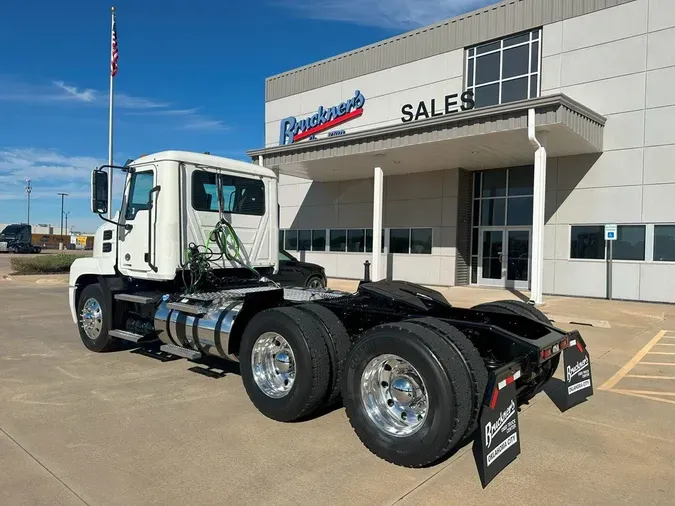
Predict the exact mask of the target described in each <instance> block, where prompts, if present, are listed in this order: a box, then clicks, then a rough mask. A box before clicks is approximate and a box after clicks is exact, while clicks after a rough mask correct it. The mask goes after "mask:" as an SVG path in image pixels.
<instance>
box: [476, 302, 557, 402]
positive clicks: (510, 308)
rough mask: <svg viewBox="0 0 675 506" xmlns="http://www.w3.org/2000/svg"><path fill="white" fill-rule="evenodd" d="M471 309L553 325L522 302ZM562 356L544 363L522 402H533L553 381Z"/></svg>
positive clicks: (502, 303)
mask: <svg viewBox="0 0 675 506" xmlns="http://www.w3.org/2000/svg"><path fill="white" fill-rule="evenodd" d="M471 309H473V310H475V311H486V312H492V313H500V314H514V315H518V316H524V317H526V318H530V319H531V320H535V321H538V322H540V323H544V324H546V325H551V320H549V319H548V317H547V316H546V315H545V314H544V313H542V312H541V311H540V310H539V309H537V308H536V307H535V306H534V305H532V304H528V303H526V302H523V301H521V300H499V301H496V302H487V303H484V304H478V305H477V306H474V307H472V308H471ZM560 356H561V354H558V355H556V356H555V357H553V358H552V359H550V360H549V361H547V362H546V363H544V365H543V371H542V373H541V374H540V375H539V377H538V378H537V379H536V381H535V382H534V383H532V384H531V385H529V386H528V387H527V388H526V389H525V390H523V391H522V392H521V393H520V395H519V396H518V398H519V401H520V402H523V403H526V402H529V401H531V400H532V399H533V398H534V397H535V396H536V395H537V394H538V393H539V392H541V391H542V390H543V389H544V386H545V385H546V383H548V382H549V381H550V380H551V378H552V377H553V375H554V374H555V371H556V370H557V369H558V365H559V364H560Z"/></svg>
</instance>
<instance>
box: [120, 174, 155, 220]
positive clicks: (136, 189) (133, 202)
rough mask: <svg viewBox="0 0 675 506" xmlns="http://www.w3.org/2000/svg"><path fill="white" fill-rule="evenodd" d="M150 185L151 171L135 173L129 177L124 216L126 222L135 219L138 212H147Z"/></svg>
mask: <svg viewBox="0 0 675 506" xmlns="http://www.w3.org/2000/svg"><path fill="white" fill-rule="evenodd" d="M152 184H153V174H152V171H146V172H136V173H134V174H132V175H131V184H130V186H129V199H128V202H127V211H126V214H125V215H124V217H125V218H126V219H127V220H133V219H134V218H136V214H137V213H138V211H147V210H148V209H149V206H148V200H149V199H150V190H152Z"/></svg>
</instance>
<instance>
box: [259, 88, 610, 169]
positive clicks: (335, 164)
mask: <svg viewBox="0 0 675 506" xmlns="http://www.w3.org/2000/svg"><path fill="white" fill-rule="evenodd" d="M530 109H534V111H535V125H536V132H537V136H541V137H545V138H546V148H547V152H548V156H549V157H560V156H571V155H580V154H592V153H601V152H602V148H603V133H604V125H605V122H606V118H605V117H604V116H602V115H600V114H598V113H596V112H594V111H592V110H591V109H589V108H588V107H585V106H584V105H582V104H580V103H579V102H576V101H574V100H572V99H571V98H569V97H568V96H566V95H564V94H558V95H551V96H546V97H541V98H537V99H533V100H524V101H521V102H513V103H510V104H505V105H499V106H494V107H485V108H480V109H474V110H471V111H465V112H460V113H456V114H450V115H444V116H440V117H437V118H430V119H425V120H420V121H415V122H412V123H406V124H401V125H392V126H386V127H381V128H376V129H372V130H366V131H362V132H354V133H351V134H345V135H341V136H336V137H328V138H324V139H318V140H314V141H304V142H300V143H298V144H291V145H286V146H274V147H269V148H265V149H257V150H251V151H248V152H247V154H248V155H249V156H250V157H252V158H253V160H254V161H257V160H258V158H259V156H261V155H262V157H263V163H264V165H265V167H268V168H272V169H278V170H279V172H280V173H282V174H288V175H294V176H298V177H303V178H307V179H312V180H314V181H335V180H346V179H358V178H366V177H370V176H371V174H372V169H373V167H376V166H379V167H382V168H383V169H384V170H385V173H386V174H405V173H414V172H426V171H432V170H442V169H451V168H456V167H462V168H465V169H468V170H476V169H488V168H497V167H509V166H516V165H527V164H531V163H533V153H534V147H533V146H532V144H531V143H530V141H529V139H528V135H527V128H528V111H529V110H530Z"/></svg>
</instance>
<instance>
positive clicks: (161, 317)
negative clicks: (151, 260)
mask: <svg viewBox="0 0 675 506" xmlns="http://www.w3.org/2000/svg"><path fill="white" fill-rule="evenodd" d="M279 289H280V287H275V286H270V285H262V286H252V287H246V288H230V289H226V290H220V291H218V292H208V293H195V294H190V295H182V296H180V298H178V299H177V300H172V297H171V296H170V295H168V294H167V295H165V296H164V297H163V298H162V301H161V302H160V304H159V307H158V308H157V311H156V312H155V330H156V331H157V334H158V336H159V339H160V340H161V341H162V342H163V343H164V344H169V345H173V346H179V347H181V348H187V349H190V350H196V351H200V352H202V353H203V354H205V355H212V356H214V357H220V358H224V359H227V360H231V361H233V362H238V358H237V356H236V355H234V354H233V353H231V352H230V335H231V333H232V328H233V326H234V324H235V322H236V320H237V316H239V313H240V311H241V309H242V308H243V307H244V300H245V299H246V297H247V296H251V295H253V294H254V293H255V292H258V293H260V292H265V291H269V290H275V291H276V290H279ZM346 295H349V294H347V293H346V292H340V291H335V290H329V289H311V288H283V299H284V300H287V301H294V302H311V301H313V300H320V299H334V298H339V297H344V296H346Z"/></svg>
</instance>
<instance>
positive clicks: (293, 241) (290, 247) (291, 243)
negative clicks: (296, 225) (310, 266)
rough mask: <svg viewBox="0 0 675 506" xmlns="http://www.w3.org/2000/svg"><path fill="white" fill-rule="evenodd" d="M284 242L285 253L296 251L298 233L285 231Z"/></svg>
mask: <svg viewBox="0 0 675 506" xmlns="http://www.w3.org/2000/svg"><path fill="white" fill-rule="evenodd" d="M284 235H285V237H286V240H285V241H284V249H285V250H286V251H298V231H297V230H286V232H285V234H284Z"/></svg>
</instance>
